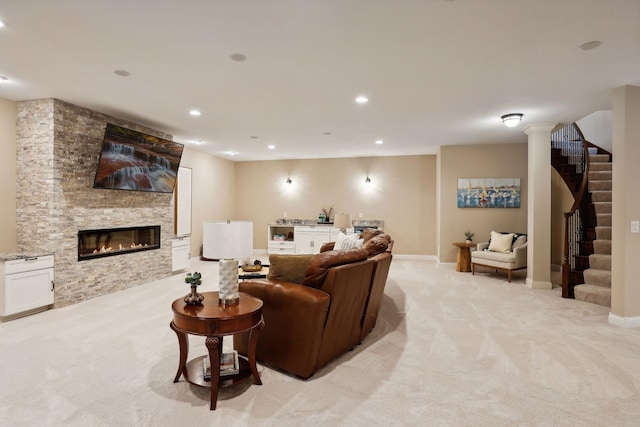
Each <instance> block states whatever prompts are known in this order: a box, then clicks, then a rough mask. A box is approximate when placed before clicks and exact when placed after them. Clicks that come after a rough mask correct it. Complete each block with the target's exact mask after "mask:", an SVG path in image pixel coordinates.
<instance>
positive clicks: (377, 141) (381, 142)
mask: <svg viewBox="0 0 640 427" xmlns="http://www.w3.org/2000/svg"><path fill="white" fill-rule="evenodd" d="M376 144H378V145H382V144H384V141H383V140H381V139H376Z"/></svg>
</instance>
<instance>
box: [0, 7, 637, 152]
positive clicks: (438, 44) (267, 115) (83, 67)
mask: <svg viewBox="0 0 640 427" xmlns="http://www.w3.org/2000/svg"><path fill="white" fill-rule="evenodd" d="M0 20H3V21H4V22H6V24H7V26H6V27H5V28H2V29H0V75H3V76H6V77H8V78H9V79H10V80H9V81H7V82H4V83H1V84H0V97H2V98H6V99H11V100H28V99H39V98H58V99H61V100H64V101H67V102H70V103H73V104H76V105H80V106H83V107H87V108H90V109H92V110H95V111H99V112H102V113H106V114H109V115H112V116H115V117H118V118H122V119H127V120H131V121H133V122H136V123H140V124H143V125H147V126H149V127H151V128H154V129H158V130H161V131H165V132H168V133H171V134H173V135H174V139H175V140H176V141H179V142H184V143H185V144H189V141H192V140H202V141H205V143H204V144H202V145H200V146H198V149H201V150H204V151H207V152H209V153H212V154H215V155H218V156H222V157H227V158H230V159H233V160H238V161H242V160H260V159H292V158H320V157H353V156H389V155H413V154H432V153H435V152H436V151H437V147H438V146H441V145H453V144H478V143H517V142H525V141H526V135H524V133H523V132H522V130H523V129H524V128H525V127H526V126H527V125H528V124H534V123H556V122H564V123H569V122H572V121H575V120H577V119H580V118H581V117H584V116H586V115H587V114H590V113H592V112H594V111H598V110H604V109H610V108H611V98H612V90H613V89H614V88H616V87H618V86H622V85H626V84H632V85H640V1H639V0H606V1H605V0H454V1H451V0H236V1H231V0H181V1H178V0H55V1H52V0H4V1H3V2H2V3H0ZM593 40H598V41H601V42H602V45H601V46H600V47H599V48H597V49H594V50H590V51H581V50H580V49H578V46H580V45H581V44H583V43H586V42H590V41H593ZM234 53H242V54H244V55H246V56H247V60H246V61H244V62H234V61H232V60H231V59H230V58H229V56H230V55H231V54H234ZM115 70H126V71H128V72H130V73H131V75H130V76H128V77H121V76H118V75H116V74H115V73H114V71H115ZM360 94H365V95H367V96H369V97H370V99H371V101H370V102H369V103H368V104H367V105H357V104H356V103H355V102H354V98H355V97H356V96H357V95H360ZM194 108H195V109H198V110H200V111H201V112H202V116H200V117H192V116H190V115H189V114H188V112H189V110H190V109H194ZM511 112H519V113H524V119H523V121H522V123H521V125H520V126H518V127H516V128H512V129H509V128H506V127H505V126H503V125H502V124H501V122H500V116H501V115H503V114H506V113H511ZM325 132H330V133H331V134H330V135H324V133H325ZM252 137H257V138H252ZM376 139H382V140H384V144H382V145H376V144H374V140H376ZM269 144H273V145H275V146H276V148H275V149H274V150H269V149H268V148H267V145H269ZM227 151H235V152H237V154H236V155H235V156H229V155H227V154H225V152H227Z"/></svg>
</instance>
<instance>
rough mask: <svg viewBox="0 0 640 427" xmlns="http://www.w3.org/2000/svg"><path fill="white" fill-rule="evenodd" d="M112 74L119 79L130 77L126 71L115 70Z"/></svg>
mask: <svg viewBox="0 0 640 427" xmlns="http://www.w3.org/2000/svg"><path fill="white" fill-rule="evenodd" d="M113 73H114V74H117V75H119V76H121V77H129V76H130V75H131V73H130V72H128V71H127V70H115V71H114V72H113Z"/></svg>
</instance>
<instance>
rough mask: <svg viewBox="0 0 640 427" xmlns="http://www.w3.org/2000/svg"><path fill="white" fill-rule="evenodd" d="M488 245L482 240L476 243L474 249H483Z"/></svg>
mask: <svg viewBox="0 0 640 427" xmlns="http://www.w3.org/2000/svg"><path fill="white" fill-rule="evenodd" d="M488 247H489V242H482V243H478V244H477V245H476V251H484V250H485V249H487V248H488Z"/></svg>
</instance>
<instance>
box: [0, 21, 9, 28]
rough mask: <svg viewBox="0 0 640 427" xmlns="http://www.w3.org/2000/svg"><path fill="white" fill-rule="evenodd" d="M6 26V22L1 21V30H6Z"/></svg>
mask: <svg viewBox="0 0 640 427" xmlns="http://www.w3.org/2000/svg"><path fill="white" fill-rule="evenodd" d="M6 26H7V24H5V22H4V21H2V20H0V28H4V27H6Z"/></svg>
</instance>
